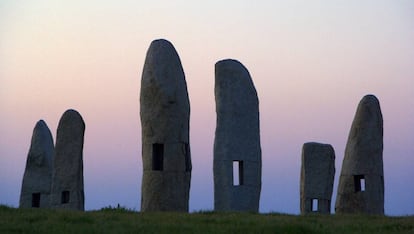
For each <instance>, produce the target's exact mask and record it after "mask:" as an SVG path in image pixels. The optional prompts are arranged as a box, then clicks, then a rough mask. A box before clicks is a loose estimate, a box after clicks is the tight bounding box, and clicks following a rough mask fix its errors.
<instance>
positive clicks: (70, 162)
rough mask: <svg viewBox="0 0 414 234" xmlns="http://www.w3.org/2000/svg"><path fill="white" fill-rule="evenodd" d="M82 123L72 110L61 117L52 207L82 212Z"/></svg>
mask: <svg viewBox="0 0 414 234" xmlns="http://www.w3.org/2000/svg"><path fill="white" fill-rule="evenodd" d="M84 132H85V123H84V121H83V119H82V116H81V115H80V114H79V113H78V112H77V111H75V110H67V111H66V112H65V113H64V114H63V115H62V117H61V119H60V121H59V125H58V128H57V134H56V146H55V156H54V162H53V175H52V190H51V205H52V207H53V208H62V209H71V210H84V204H85V195H84V186H83V142H84V139H83V138H84Z"/></svg>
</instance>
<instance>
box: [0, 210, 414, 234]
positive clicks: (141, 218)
mask: <svg viewBox="0 0 414 234" xmlns="http://www.w3.org/2000/svg"><path fill="white" fill-rule="evenodd" d="M0 233H214V234H219V233H226V234H229V233H376V234H379V233H414V216H407V217H384V216H363V215H331V216H324V215H307V216H295V215H284V214H250V213H214V212H200V213H191V214H185V213H138V212H132V211H128V210H125V209H122V208H121V209H103V210H100V211H88V212H76V211H64V210H44V209H16V208H10V207H6V206H0Z"/></svg>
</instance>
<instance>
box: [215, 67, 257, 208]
mask: <svg viewBox="0 0 414 234" xmlns="http://www.w3.org/2000/svg"><path fill="white" fill-rule="evenodd" d="M215 97H216V112H217V126H216V134H215V140H214V209H215V210H216V211H252V212H258V210H259V200H260V190H261V168H262V160H261V148H260V128H259V100H258V98H257V93H256V89H255V87H254V84H253V81H252V79H251V77H250V74H249V72H248V71H247V69H246V68H245V67H244V66H243V65H242V64H241V63H240V62H238V61H236V60H230V59H228V60H222V61H219V62H217V63H216V65H215ZM233 169H234V170H233ZM233 177H234V178H233ZM237 177H238V181H235V179H237Z"/></svg>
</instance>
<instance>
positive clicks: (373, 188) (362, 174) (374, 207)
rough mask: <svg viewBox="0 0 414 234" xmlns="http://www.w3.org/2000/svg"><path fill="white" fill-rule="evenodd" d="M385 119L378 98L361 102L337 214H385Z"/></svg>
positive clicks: (368, 96)
mask: <svg viewBox="0 0 414 234" xmlns="http://www.w3.org/2000/svg"><path fill="white" fill-rule="evenodd" d="M382 151H383V120H382V114H381V108H380V104H379V101H378V99H377V98H376V97H375V96H373V95H367V96H365V97H364V98H362V100H361V101H360V103H359V105H358V109H357V111H356V114H355V118H354V121H353V123H352V126H351V130H350V133H349V137H348V143H347V145H346V149H345V156H344V160H343V163H342V171H341V176H340V178H339V185H338V195H337V198H336V204H335V211H336V213H365V214H380V215H382V214H384V170H383V159H382Z"/></svg>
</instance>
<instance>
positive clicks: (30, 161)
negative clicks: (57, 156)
mask: <svg viewBox="0 0 414 234" xmlns="http://www.w3.org/2000/svg"><path fill="white" fill-rule="evenodd" d="M53 148H54V146H53V138H52V134H51V133H50V130H49V128H48V127H47V125H46V123H45V122H44V121H43V120H39V121H38V122H37V123H36V126H35V128H34V129H33V135H32V141H31V144H30V149H29V153H28V155H27V161H26V169H25V171H24V176H23V182H22V189H21V193H20V204H19V207H20V208H30V207H40V208H49V207H50V198H49V196H50V186H51V183H52V159H53Z"/></svg>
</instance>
